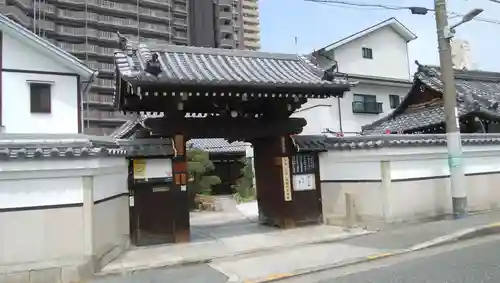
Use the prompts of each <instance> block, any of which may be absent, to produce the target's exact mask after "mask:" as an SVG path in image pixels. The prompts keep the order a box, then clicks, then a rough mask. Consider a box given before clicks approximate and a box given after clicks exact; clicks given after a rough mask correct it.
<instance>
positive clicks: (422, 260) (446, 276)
mask: <svg viewBox="0 0 500 283" xmlns="http://www.w3.org/2000/svg"><path fill="white" fill-rule="evenodd" d="M281 282H283V283H285V282H286V283H306V282H307V283H417V282H418V283H425V282H432V283H498V282H500V238H499V237H498V236H496V237H486V238H481V239H476V240H470V241H467V242H464V243H458V244H454V245H450V246H443V247H439V248H436V249H431V250H425V251H421V252H416V253H415V254H408V255H405V256H401V257H393V258H387V259H383V260H379V261H373V262H371V263H367V264H362V265H356V266H351V267H347V268H344V269H339V270H329V271H325V272H322V273H318V274H311V275H308V276H304V277H298V278H292V279H289V280H283V281H280V283H281Z"/></svg>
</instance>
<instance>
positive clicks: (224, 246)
mask: <svg viewBox="0 0 500 283" xmlns="http://www.w3.org/2000/svg"><path fill="white" fill-rule="evenodd" d="M207 215H208V214H207ZM204 217H205V216H204ZM206 217H209V216H206ZM215 219H218V217H215ZM204 220H207V219H204ZM239 221H240V222H238V221H236V220H234V221H232V222H225V224H223V223H219V224H216V225H215V226H211V227H205V228H202V227H200V226H198V227H196V228H195V229H194V230H197V229H198V230H200V231H199V232H200V233H202V232H203V231H204V232H203V233H202V235H201V236H196V239H197V240H196V241H194V242H191V243H186V244H171V245H162V246H155V247H144V248H133V249H131V250H129V251H127V252H125V253H124V254H123V255H122V256H120V257H119V258H118V259H116V260H114V261H113V262H111V263H110V264H108V265H107V266H105V267H104V268H103V269H102V271H101V272H100V273H99V274H98V275H99V276H103V275H111V274H127V273H132V272H135V271H138V270H145V269H152V268H160V267H168V266H176V265H177V266H178V265H186V264H195V263H206V262H209V261H212V260H215V259H222V258H232V257H235V256H241V255H251V254H256V253H262V252H264V251H265V252H271V251H272V250H277V249H283V248H286V247H298V246H302V245H308V244H313V243H326V242H333V241H340V240H344V239H347V238H351V237H355V236H360V235H365V234H367V233H370V232H368V231H366V230H363V229H350V230H347V229H344V228H342V227H336V226H313V227H305V228H297V229H291V230H277V229H271V228H268V227H267V228H268V230H262V227H263V226H261V225H259V224H257V223H253V222H250V221H243V220H239ZM235 222H236V223H235ZM265 228H266V227H265V226H264V229H265ZM245 231H246V233H245Z"/></svg>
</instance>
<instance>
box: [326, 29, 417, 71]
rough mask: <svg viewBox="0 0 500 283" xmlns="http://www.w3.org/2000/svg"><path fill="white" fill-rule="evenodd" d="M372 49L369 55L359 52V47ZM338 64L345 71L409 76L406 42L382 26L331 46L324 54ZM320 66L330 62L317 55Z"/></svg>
mask: <svg viewBox="0 0 500 283" xmlns="http://www.w3.org/2000/svg"><path fill="white" fill-rule="evenodd" d="M363 47H367V48H371V49H372V50H373V59H365V58H363V56H362V51H361V50H362V48H363ZM327 56H328V57H330V58H334V59H335V60H336V61H337V62H338V65H339V71H340V72H343V73H348V74H358V75H366V76H378V77H386V78H396V79H405V80H409V79H411V74H410V65H409V59H408V44H407V42H406V41H405V40H404V39H403V38H402V37H401V36H400V35H399V34H398V33H396V32H395V31H394V29H392V28H391V27H385V28H382V29H379V30H376V31H374V32H372V33H369V34H367V35H365V36H362V37H360V38H358V39H356V40H353V41H351V42H348V43H346V44H344V45H342V46H339V47H337V48H335V49H334V50H332V51H330V52H329V53H328V54H327ZM317 59H318V63H319V64H320V66H326V65H328V64H331V63H330V62H329V60H328V59H327V58H323V57H319V58H317Z"/></svg>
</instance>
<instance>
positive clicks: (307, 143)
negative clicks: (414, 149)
mask: <svg viewBox="0 0 500 283" xmlns="http://www.w3.org/2000/svg"><path fill="white" fill-rule="evenodd" d="M461 137H462V144H463V145H491V144H500V135H498V134H462V135H461ZM293 139H294V140H295V142H296V144H297V146H298V147H299V148H298V150H299V152H300V151H302V152H307V151H315V152H324V151H329V150H349V151H350V150H356V149H365V150H366V149H378V148H383V147H405V146H415V145H420V146H441V145H445V144H446V135H445V134H426V135H372V136H355V137H343V138H336V137H327V136H301V135H299V136H294V137H293Z"/></svg>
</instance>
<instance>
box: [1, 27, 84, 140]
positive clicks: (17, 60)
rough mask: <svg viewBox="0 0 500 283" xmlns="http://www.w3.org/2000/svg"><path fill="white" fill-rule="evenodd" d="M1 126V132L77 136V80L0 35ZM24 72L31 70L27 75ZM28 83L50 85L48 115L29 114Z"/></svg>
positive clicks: (36, 54)
mask: <svg viewBox="0 0 500 283" xmlns="http://www.w3.org/2000/svg"><path fill="white" fill-rule="evenodd" d="M2 51H3V68H4V69H7V70H9V69H10V70H22V71H23V72H11V71H6V70H4V71H2V123H3V126H4V132H5V133H61V134H62V133H78V128H79V124H78V123H79V122H78V112H79V109H80V105H79V104H78V95H79V94H78V80H77V76H76V75H56V74H40V73H36V72H37V71H38V72H57V73H68V72H69V70H68V69H66V68H65V67H62V66H61V65H60V64H58V63H57V62H55V61H54V60H51V59H49V58H47V57H45V56H42V55H41V54H40V52H39V51H37V50H35V49H33V48H31V47H29V46H26V45H23V44H21V43H20V42H19V41H17V40H16V39H14V38H12V37H11V36H9V35H8V34H4V35H3V49H2ZM26 71H34V72H33V73H28V72H26ZM29 81H35V82H46V83H51V84H52V90H51V96H52V106H51V108H52V109H51V110H52V113H50V114H41V113H36V114H32V113H31V112H30V86H29V83H28V82H29Z"/></svg>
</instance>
